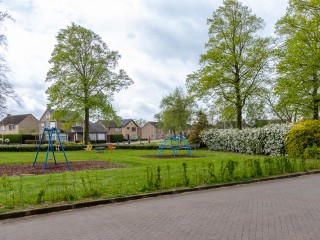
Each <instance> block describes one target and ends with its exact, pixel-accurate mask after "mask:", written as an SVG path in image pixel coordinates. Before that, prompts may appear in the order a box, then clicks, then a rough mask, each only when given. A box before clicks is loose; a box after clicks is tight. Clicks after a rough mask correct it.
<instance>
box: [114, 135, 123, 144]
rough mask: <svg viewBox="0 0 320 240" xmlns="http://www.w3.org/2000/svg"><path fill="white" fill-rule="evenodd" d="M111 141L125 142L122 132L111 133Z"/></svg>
mask: <svg viewBox="0 0 320 240" xmlns="http://www.w3.org/2000/svg"><path fill="white" fill-rule="evenodd" d="M111 142H112V143H116V142H123V135H122V134H114V135H111Z"/></svg>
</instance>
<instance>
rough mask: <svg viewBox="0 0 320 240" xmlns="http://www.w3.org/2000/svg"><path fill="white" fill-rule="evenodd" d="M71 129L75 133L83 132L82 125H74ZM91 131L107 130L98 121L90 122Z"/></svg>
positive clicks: (102, 131) (100, 131)
mask: <svg viewBox="0 0 320 240" xmlns="http://www.w3.org/2000/svg"><path fill="white" fill-rule="evenodd" d="M71 131H72V132H74V133H75V132H77V133H83V127H82V126H74V127H71ZM89 132H90V133H106V132H107V130H106V129H105V128H104V126H103V125H102V124H101V123H99V122H96V123H93V122H89Z"/></svg>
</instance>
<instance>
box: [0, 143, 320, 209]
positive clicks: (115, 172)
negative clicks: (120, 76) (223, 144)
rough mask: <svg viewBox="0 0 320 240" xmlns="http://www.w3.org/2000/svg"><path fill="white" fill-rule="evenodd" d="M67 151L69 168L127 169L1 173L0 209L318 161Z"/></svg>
mask: <svg viewBox="0 0 320 240" xmlns="http://www.w3.org/2000/svg"><path fill="white" fill-rule="evenodd" d="M178 154H186V151H178ZM35 155H36V153H35V152H31V153H30V152H16V153H15V152H0V165H1V164H21V163H23V164H30V168H31V167H32V163H33V161H34V158H35ZM66 155H67V158H68V160H69V162H70V164H71V169H72V162H73V161H81V160H86V161H87V160H89V161H90V160H101V161H108V162H113V163H117V164H122V165H124V166H125V168H115V169H104V170H85V171H77V172H75V171H67V172H64V173H55V174H47V175H23V176H12V177H8V176H6V175H4V176H1V178H0V212H8V211H15V210H20V209H29V208H34V207H40V206H48V205H55V204H61V203H72V202H79V201H87V200H91V199H106V198H114V197H120V196H129V195H135V194H142V193H146V192H153V191H165V190H168V189H178V188H185V187H195V186H202V185H211V184H218V183H222V182H230V181H240V180H246V179H252V178H257V177H266V176H269V175H277V174H284V173H286V172H297V171H304V170H306V169H307V168H310V166H312V168H318V165H317V162H310V163H309V162H305V161H303V160H302V161H300V160H295V159H294V160H288V159H285V158H283V159H280V160H278V159H273V158H267V160H266V158H265V157H264V156H253V155H243V154H236V153H223V152H212V151H207V150H196V151H193V152H192V155H193V157H192V158H189V157H185V158H150V157H146V156H156V155H157V151H156V150H118V149H117V150H114V151H108V150H107V151H105V152H104V153H97V152H96V151H69V152H66ZM163 155H172V151H170V150H166V151H164V152H163ZM50 157H52V156H50ZM44 159H45V152H40V153H39V155H38V158H37V163H36V164H37V165H39V164H40V165H43V162H44ZM56 159H57V161H58V162H64V161H65V160H64V155H63V154H62V153H61V152H57V153H56ZM50 161H52V160H50ZM308 164H309V165H310V166H309V165H308Z"/></svg>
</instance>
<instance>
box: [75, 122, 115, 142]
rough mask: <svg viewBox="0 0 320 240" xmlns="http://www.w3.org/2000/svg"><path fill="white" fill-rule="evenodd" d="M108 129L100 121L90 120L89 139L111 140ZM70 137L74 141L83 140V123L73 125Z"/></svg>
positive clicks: (95, 140) (94, 140)
mask: <svg viewBox="0 0 320 240" xmlns="http://www.w3.org/2000/svg"><path fill="white" fill-rule="evenodd" d="M107 133H108V131H107V129H106V128H105V127H104V125H103V124H101V123H100V122H96V123H92V122H89V140H90V141H91V142H109V141H110V140H109V139H108V135H107ZM69 135H70V136H69V139H70V141H73V142H78V141H83V136H84V131H83V126H82V125H77V126H74V127H71V131H70V133H69Z"/></svg>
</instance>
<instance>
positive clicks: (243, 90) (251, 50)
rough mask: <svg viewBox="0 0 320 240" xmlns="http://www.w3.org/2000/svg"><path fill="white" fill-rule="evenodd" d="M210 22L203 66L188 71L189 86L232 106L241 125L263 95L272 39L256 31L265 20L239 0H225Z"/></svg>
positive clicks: (195, 92)
mask: <svg viewBox="0 0 320 240" xmlns="http://www.w3.org/2000/svg"><path fill="white" fill-rule="evenodd" d="M208 25H210V27H209V40H208V42H207V44H206V45H205V46H206V50H207V52H206V53H205V54H202V55H201V56H200V65H201V68H200V70H198V71H196V72H194V73H193V74H190V75H188V77H187V86H188V90H189V92H191V93H193V94H194V95H195V96H197V97H199V98H204V97H206V98H209V99H211V100H212V101H213V102H214V104H215V105H217V104H219V103H220V106H227V107H228V108H230V107H231V108H232V109H233V112H235V119H236V122H237V128H239V129H241V128H242V121H243V111H244V109H245V108H246V106H247V104H248V103H251V104H255V103H256V102H257V103H259V98H260V96H261V95H263V91H264V87H265V85H266V83H267V75H266V73H267V70H268V69H269V60H270V56H271V55H272V52H273V51H272V46H273V44H272V42H273V40H272V38H263V37H259V36H258V35H257V33H258V31H259V30H262V29H263V27H264V22H263V20H262V19H261V18H259V17H257V16H256V15H255V14H253V13H252V12H251V10H250V9H249V8H248V7H246V6H243V5H242V3H240V2H238V1H236V0H225V1H224V2H223V6H221V7H219V8H218V9H217V10H216V11H214V12H213V15H212V18H210V19H208ZM228 112H230V110H228Z"/></svg>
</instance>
